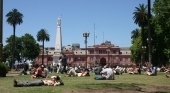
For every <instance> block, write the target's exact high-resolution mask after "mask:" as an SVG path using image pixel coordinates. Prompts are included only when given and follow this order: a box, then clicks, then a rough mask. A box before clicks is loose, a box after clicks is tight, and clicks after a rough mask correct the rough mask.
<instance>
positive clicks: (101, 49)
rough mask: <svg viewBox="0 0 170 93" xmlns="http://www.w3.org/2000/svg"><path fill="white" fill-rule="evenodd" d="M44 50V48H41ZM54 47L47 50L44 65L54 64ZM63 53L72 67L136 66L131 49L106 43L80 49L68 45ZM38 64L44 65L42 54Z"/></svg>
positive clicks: (37, 59)
mask: <svg viewBox="0 0 170 93" xmlns="http://www.w3.org/2000/svg"><path fill="white" fill-rule="evenodd" d="M41 49H42V47H41ZM54 50H55V48H54V47H47V48H45V53H44V64H45V65H50V64H54V63H55V62H54V60H53V55H54ZM62 53H64V54H65V55H66V56H67V63H68V65H70V66H73V67H74V66H86V65H87V66H88V67H89V66H97V65H99V64H108V65H109V66H111V67H113V66H117V65H119V66H130V65H135V64H134V63H132V62H131V60H130V56H131V51H130V49H129V47H119V46H114V45H113V44H111V42H110V41H106V42H105V43H102V44H100V45H93V46H88V47H87V55H86V48H80V44H73V45H68V46H65V47H63V48H62ZM35 62H36V64H41V63H42V53H40V55H39V56H38V57H37V58H36V60H35Z"/></svg>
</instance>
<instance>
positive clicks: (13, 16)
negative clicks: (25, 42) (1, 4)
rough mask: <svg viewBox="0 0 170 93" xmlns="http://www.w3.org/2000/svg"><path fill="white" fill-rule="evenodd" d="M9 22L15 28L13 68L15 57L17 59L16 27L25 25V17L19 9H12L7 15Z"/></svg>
mask: <svg viewBox="0 0 170 93" xmlns="http://www.w3.org/2000/svg"><path fill="white" fill-rule="evenodd" d="M6 17H7V20H6V22H7V23H8V24H10V25H11V26H13V46H12V62H11V67H13V66H12V64H13V62H14V57H15V53H14V50H15V30H16V25H18V24H19V25H20V24H21V23H23V20H22V18H23V17H24V16H23V14H22V13H20V12H19V11H18V10H17V9H12V11H10V12H9V13H7V15H6Z"/></svg>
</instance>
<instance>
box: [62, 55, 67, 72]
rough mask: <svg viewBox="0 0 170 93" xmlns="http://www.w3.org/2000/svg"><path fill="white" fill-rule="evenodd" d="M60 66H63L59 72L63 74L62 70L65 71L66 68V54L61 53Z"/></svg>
mask: <svg viewBox="0 0 170 93" xmlns="http://www.w3.org/2000/svg"><path fill="white" fill-rule="evenodd" d="M61 64H62V66H63V70H62V71H61V73H62V74H63V72H65V73H67V70H66V66H67V57H66V55H64V54H63V58H62V62H61Z"/></svg>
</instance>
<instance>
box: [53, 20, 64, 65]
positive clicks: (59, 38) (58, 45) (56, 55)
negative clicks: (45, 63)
mask: <svg viewBox="0 0 170 93" xmlns="http://www.w3.org/2000/svg"><path fill="white" fill-rule="evenodd" d="M61 54H62V34H61V18H60V17H58V20H57V31H56V44H55V51H54V55H53V65H56V64H57V63H58V59H59V57H60V56H61Z"/></svg>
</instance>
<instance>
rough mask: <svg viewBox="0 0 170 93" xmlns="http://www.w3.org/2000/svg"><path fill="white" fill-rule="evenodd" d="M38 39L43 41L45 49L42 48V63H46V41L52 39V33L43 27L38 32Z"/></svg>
mask: <svg viewBox="0 0 170 93" xmlns="http://www.w3.org/2000/svg"><path fill="white" fill-rule="evenodd" d="M37 41H42V42H43V50H42V65H43V64H44V41H50V35H49V34H48V32H47V30H45V29H41V30H40V31H38V33H37Z"/></svg>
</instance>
